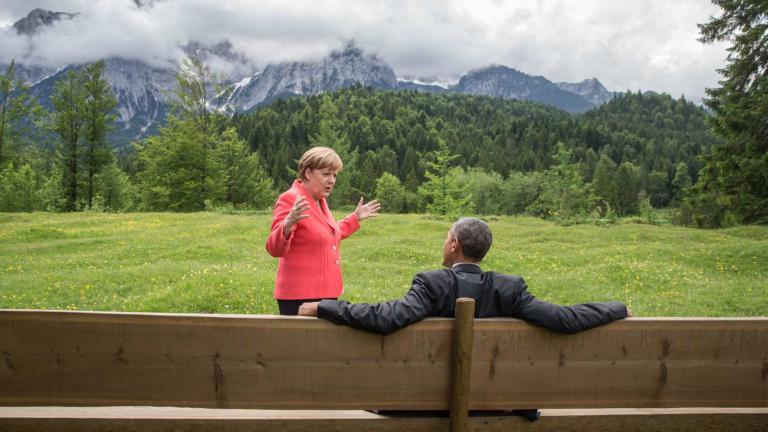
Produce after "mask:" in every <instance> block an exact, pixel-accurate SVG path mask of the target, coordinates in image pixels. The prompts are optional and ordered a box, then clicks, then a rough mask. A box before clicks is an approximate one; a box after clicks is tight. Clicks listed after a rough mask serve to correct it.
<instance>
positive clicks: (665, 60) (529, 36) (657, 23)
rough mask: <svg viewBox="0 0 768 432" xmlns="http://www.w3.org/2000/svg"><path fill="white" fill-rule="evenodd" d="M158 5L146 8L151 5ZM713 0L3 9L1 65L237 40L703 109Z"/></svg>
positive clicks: (224, 2) (267, 56)
mask: <svg viewBox="0 0 768 432" xmlns="http://www.w3.org/2000/svg"><path fill="white" fill-rule="evenodd" d="M145 2H146V0H145ZM36 7H39V8H43V9H49V10H55V11H65V12H80V13H81V14H82V15H81V16H80V18H79V19H78V20H75V21H71V22H66V23H60V24H59V25H57V26H56V27H55V28H53V29H51V31H48V32H45V33H42V34H39V35H38V36H36V38H35V39H32V40H30V39H29V38H26V37H19V36H17V35H15V33H14V32H12V31H9V29H10V26H11V25H12V24H13V22H15V21H16V20H18V19H19V18H21V17H23V16H25V15H26V14H27V13H28V12H29V11H30V10H31V9H33V8H36ZM717 14H718V9H717V7H715V6H713V5H712V4H711V3H710V2H709V1H705V0H677V1H669V0H641V1H637V0H580V1H575V0H517V1H501V0H449V1H430V0H424V1H419V0H410V1H408V0H403V1H395V0H380V1H364V0H360V1H347V0H329V1H324V0H290V1H283V0H275V1H262V0H156V1H155V2H154V6H153V7H151V8H144V9H140V8H138V7H137V6H136V3H135V1H134V0H2V2H0V62H7V61H8V60H9V59H10V58H17V59H20V58H25V57H27V58H30V57H29V55H30V54H29V53H30V52H33V57H31V58H34V59H35V61H38V62H44V63H48V64H50V65H55V66H60V65H63V64H66V63H70V62H83V61H91V60H94V59H98V58H103V57H107V56H115V55H118V56H123V57H129V58H136V59H142V60H145V61H148V62H152V63H154V64H161V63H163V62H165V61H167V59H173V58H178V57H179V55H180V53H179V50H178V45H179V44H180V43H182V42H185V41H188V40H197V41H201V42H204V43H216V42H219V41H221V40H224V39H227V40H229V41H231V42H232V44H233V45H234V47H235V49H236V50H238V51H240V52H242V53H243V54H244V55H246V56H247V57H248V58H249V59H251V60H252V61H253V62H254V63H256V64H257V65H260V66H264V65H266V64H269V63H274V62H279V61H283V60H314V59H319V58H322V57H323V56H325V55H327V54H328V53H329V51H330V50H332V49H338V48H341V47H342V46H343V45H344V43H345V42H346V41H348V40H354V41H355V42H356V44H357V45H358V46H359V47H361V48H363V49H364V50H365V51H366V52H369V53H375V54H376V55H378V56H379V57H380V58H382V59H383V60H384V61H386V62H387V63H389V64H390V65H391V66H392V67H393V68H394V70H395V73H396V74H398V75H413V76H440V77H447V76H451V75H454V76H458V75H460V74H463V73H466V72H467V71H469V70H471V69H474V68H478V67H482V66H485V65H488V64H503V65H507V66H510V67H513V68H516V69H519V70H521V71H523V72H526V73H528V74H531V75H543V76H545V77H547V78H549V79H550V80H553V81H571V82H574V81H581V80H582V79H585V78H591V77H597V78H598V79H600V80H601V81H602V82H603V84H605V85H606V87H608V88H609V89H610V90H626V89H631V90H638V89H641V90H655V91H660V92H667V93H670V94H672V95H673V96H679V95H680V94H685V95H686V96H687V97H689V98H691V99H698V98H699V97H701V96H702V95H703V93H704V89H705V88H706V87H713V86H716V85H717V80H718V77H719V76H718V74H717V72H716V69H718V68H721V67H723V65H724V59H725V56H726V51H725V46H724V45H720V44H716V45H703V44H701V43H700V42H698V41H697V40H696V39H697V37H698V29H697V27H696V24H697V23H702V22H705V21H707V20H708V18H709V17H710V16H711V15H717Z"/></svg>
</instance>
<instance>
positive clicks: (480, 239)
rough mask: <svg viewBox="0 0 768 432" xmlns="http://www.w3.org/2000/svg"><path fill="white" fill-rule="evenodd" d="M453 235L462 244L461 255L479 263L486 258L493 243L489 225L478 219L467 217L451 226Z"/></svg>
mask: <svg viewBox="0 0 768 432" xmlns="http://www.w3.org/2000/svg"><path fill="white" fill-rule="evenodd" d="M451 235H452V236H453V238H455V239H457V240H458V241H459V243H461V253H462V254H464V256H465V257H467V258H472V259H476V260H478V261H480V260H482V259H483V258H484V257H485V254H487V253H488V250H489V249H490V248H491V243H493V235H492V234H491V228H489V227H488V224H487V223H485V222H483V221H482V220H480V219H477V218H471V217H465V218H461V219H459V220H458V221H456V222H455V223H454V224H453V225H452V226H451Z"/></svg>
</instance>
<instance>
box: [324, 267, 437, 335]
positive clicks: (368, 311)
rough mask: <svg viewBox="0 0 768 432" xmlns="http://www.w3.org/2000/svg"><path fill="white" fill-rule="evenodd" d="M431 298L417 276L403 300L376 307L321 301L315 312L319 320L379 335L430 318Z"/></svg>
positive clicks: (430, 293)
mask: <svg viewBox="0 0 768 432" xmlns="http://www.w3.org/2000/svg"><path fill="white" fill-rule="evenodd" d="M434 301H435V299H434V295H433V294H432V292H431V291H430V290H429V289H428V288H427V287H426V285H425V284H424V281H423V279H422V278H421V277H420V275H416V277H415V278H414V279H413V283H412V285H411V289H410V290H409V291H408V293H407V294H406V295H405V297H403V298H401V299H397V300H391V301H388V302H384V303H378V304H367V303H357V304H352V303H349V302H347V301H339V300H323V301H321V302H320V304H319V305H318V308H317V316H318V317H319V318H322V319H325V320H328V321H331V322H332V323H334V324H340V325H347V326H350V327H354V328H356V329H360V330H365V331H369V332H373V333H379V334H383V335H387V334H390V333H392V332H394V331H397V330H399V329H401V328H403V327H406V326H408V325H410V324H413V323H415V322H418V321H421V320H423V319H424V318H426V317H427V316H429V315H430V313H431V311H432V308H433V305H434Z"/></svg>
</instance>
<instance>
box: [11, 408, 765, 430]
mask: <svg viewBox="0 0 768 432" xmlns="http://www.w3.org/2000/svg"><path fill="white" fill-rule="evenodd" d="M766 422H768V409H766V408H726V409H723V408H720V409H718V408H698V409H691V408H689V409H615V408H614V409H588V410H566V409H562V410H559V409H558V410H542V413H541V418H540V419H539V420H538V421H536V422H533V423H531V422H528V421H527V420H524V419H522V418H520V417H511V416H482V417H476V416H471V417H470V418H469V419H468V426H469V430H470V431H478V432H479V431H484V432H506V431H509V430H525V431H530V432H571V431H573V432H576V431H585V430H589V431H594V432H601V431H622V432H668V431H670V430H674V431H675V432H701V431H718V432H730V431H744V432H747V431H755V432H763V431H765V425H766ZM447 428H448V418H446V417H424V416H422V417H396V416H385V415H377V414H372V413H369V412H366V411H300V410H299V411H280V410H277V411H272V410H239V409H230V410H220V409H196V408H153V407H101V408H62V407H22V408H18V407H14V408H7V407H5V408H3V407H0V431H6V430H7V431H15V432H102V431H106V430H108V431H113V432H170V431H174V432H187V431H189V432H209V431H210V432H220V431H227V432H241V431H242V432H245V431H248V432H261V431H264V432H272V431H275V430H279V431H286V432H308V431H312V432H314V431H338V432H347V431H350V430H355V431H364V432H402V431H404V430H409V431H420V432H431V431H434V432H444V431H445V430H447Z"/></svg>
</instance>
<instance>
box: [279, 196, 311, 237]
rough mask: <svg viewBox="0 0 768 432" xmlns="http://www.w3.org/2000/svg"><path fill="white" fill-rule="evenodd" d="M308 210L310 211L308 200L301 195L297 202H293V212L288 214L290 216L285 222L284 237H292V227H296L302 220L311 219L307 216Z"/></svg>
mask: <svg viewBox="0 0 768 432" xmlns="http://www.w3.org/2000/svg"><path fill="white" fill-rule="evenodd" d="M307 210H309V203H308V202H307V199H306V198H305V197H304V195H299V196H298V197H297V198H296V201H294V202H293V207H291V211H290V212H289V213H288V216H286V217H285V221H284V222H283V236H284V237H285V238H286V239H287V238H288V237H290V235H291V227H293V226H294V225H296V224H297V223H298V222H299V221H300V220H302V219H306V218H308V217H309V215H308V214H306V212H307Z"/></svg>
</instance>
